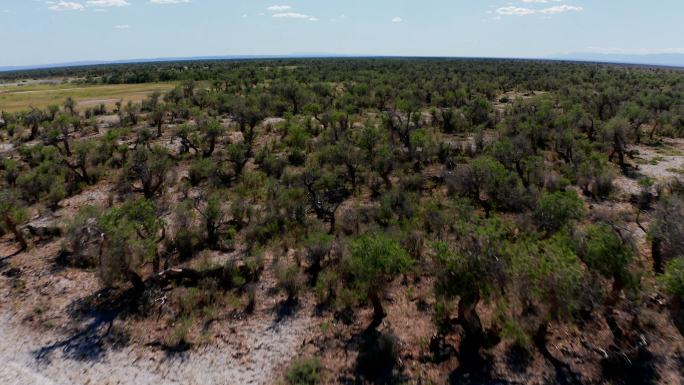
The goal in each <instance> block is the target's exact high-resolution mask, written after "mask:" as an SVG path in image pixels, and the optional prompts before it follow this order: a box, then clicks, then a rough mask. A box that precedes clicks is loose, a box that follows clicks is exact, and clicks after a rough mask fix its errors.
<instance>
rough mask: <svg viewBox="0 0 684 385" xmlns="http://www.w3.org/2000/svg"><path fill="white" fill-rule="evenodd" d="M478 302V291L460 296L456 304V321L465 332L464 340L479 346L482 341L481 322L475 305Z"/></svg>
mask: <svg viewBox="0 0 684 385" xmlns="http://www.w3.org/2000/svg"><path fill="white" fill-rule="evenodd" d="M479 302H480V293H479V291H478V292H477V293H475V294H467V295H463V296H461V299H460V300H459V302H458V320H459V321H460V323H461V325H462V326H463V330H464V331H465V335H466V337H465V338H466V340H468V341H470V342H474V343H476V344H479V342H480V341H481V340H482V335H483V333H482V322H481V321H480V316H479V315H478V314H477V310H476V308H477V304H478V303H479Z"/></svg>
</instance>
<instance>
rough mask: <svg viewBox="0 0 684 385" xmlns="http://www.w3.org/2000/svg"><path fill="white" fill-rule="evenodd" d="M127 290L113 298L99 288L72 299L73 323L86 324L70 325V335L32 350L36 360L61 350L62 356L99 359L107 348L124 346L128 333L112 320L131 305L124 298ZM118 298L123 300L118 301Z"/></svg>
mask: <svg viewBox="0 0 684 385" xmlns="http://www.w3.org/2000/svg"><path fill="white" fill-rule="evenodd" d="M127 293H128V292H126V293H122V294H121V295H120V296H116V298H108V297H109V296H110V295H111V293H109V291H108V290H102V291H98V292H97V293H95V294H93V295H92V296H89V297H86V298H80V299H77V300H75V301H74V302H72V303H71V304H70V305H69V306H68V307H67V311H68V312H69V317H70V318H71V321H72V322H73V323H75V324H83V323H85V325H84V326H77V327H75V328H73V329H72V330H71V332H70V334H71V336H70V337H69V338H67V339H65V340H62V341H58V342H55V343H54V344H51V345H48V346H44V347H42V348H40V349H39V350H37V351H34V355H35V357H36V359H37V360H41V359H44V358H46V357H47V356H49V355H50V354H51V353H53V352H54V351H56V350H58V349H61V350H62V352H63V354H64V357H65V358H68V359H73V360H79V361H84V360H86V361H97V360H100V359H102V357H103V356H104V353H105V351H106V349H107V347H119V348H120V347H123V346H125V345H126V344H127V343H128V342H129V340H130V336H129V335H128V333H125V332H122V331H120V330H119V329H117V328H116V327H115V326H114V321H115V320H116V319H117V318H118V317H120V316H121V315H122V314H124V312H125V310H126V309H127V306H128V305H129V304H130V303H129V301H127V300H126V299H125V298H129V297H130V296H129V295H127ZM103 297H105V298H104V301H102V302H99V303H98V301H99V300H101V299H103ZM121 297H123V298H124V300H120V299H119V298H121ZM115 304H117V305H115Z"/></svg>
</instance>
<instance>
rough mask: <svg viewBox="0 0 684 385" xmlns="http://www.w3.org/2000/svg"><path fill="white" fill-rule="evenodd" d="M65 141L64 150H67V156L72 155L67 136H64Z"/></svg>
mask: <svg viewBox="0 0 684 385" xmlns="http://www.w3.org/2000/svg"><path fill="white" fill-rule="evenodd" d="M63 142H64V150H65V151H66V154H67V156H71V150H70V149H69V139H67V138H66V136H65V137H64V140H63Z"/></svg>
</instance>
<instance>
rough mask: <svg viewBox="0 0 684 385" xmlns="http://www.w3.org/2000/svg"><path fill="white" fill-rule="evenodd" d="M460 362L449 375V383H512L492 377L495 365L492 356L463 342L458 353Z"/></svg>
mask: <svg viewBox="0 0 684 385" xmlns="http://www.w3.org/2000/svg"><path fill="white" fill-rule="evenodd" d="M456 357H458V360H459V362H460V364H459V365H458V368H456V370H454V371H453V372H451V374H450V375H449V384H453V385H456V384H478V385H480V384H482V385H485V384H486V385H504V384H510V383H509V382H506V381H501V380H495V379H493V378H492V372H493V369H494V365H493V364H492V361H491V358H489V357H482V356H481V355H480V353H479V352H477V351H473V350H472V349H471V348H469V347H465V346H463V343H461V352H460V353H457V354H456Z"/></svg>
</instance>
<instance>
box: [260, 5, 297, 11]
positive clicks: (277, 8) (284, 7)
mask: <svg viewBox="0 0 684 385" xmlns="http://www.w3.org/2000/svg"><path fill="white" fill-rule="evenodd" d="M266 9H268V10H269V11H278V12H282V11H285V10H288V9H292V7H290V6H289V5H274V6H272V7H268V8H266Z"/></svg>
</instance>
